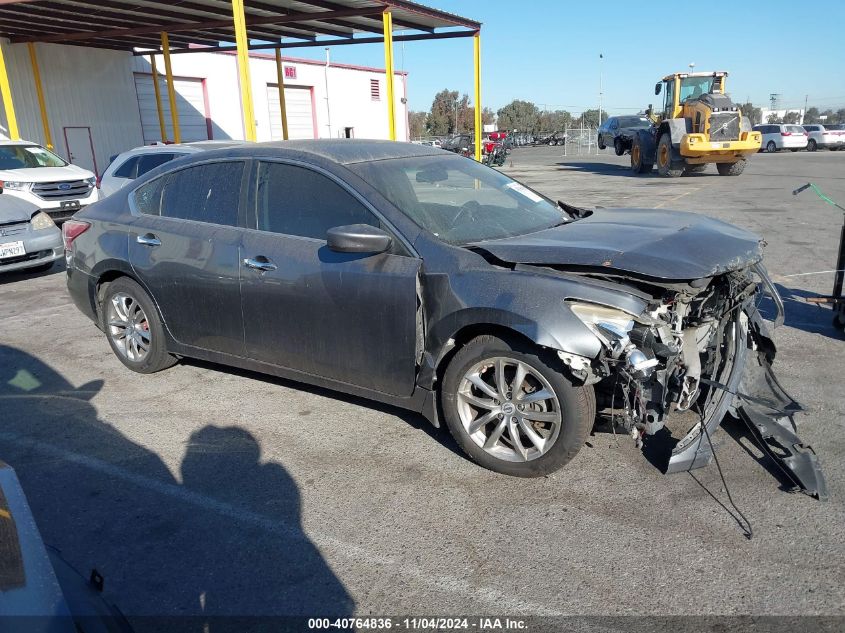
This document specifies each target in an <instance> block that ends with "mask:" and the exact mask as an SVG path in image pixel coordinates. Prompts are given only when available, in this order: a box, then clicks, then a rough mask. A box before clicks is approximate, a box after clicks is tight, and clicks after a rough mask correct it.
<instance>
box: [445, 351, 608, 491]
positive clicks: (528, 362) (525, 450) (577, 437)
mask: <svg viewBox="0 0 845 633" xmlns="http://www.w3.org/2000/svg"><path fill="white" fill-rule="evenodd" d="M553 362H554V357H552V356H551V355H550V354H544V353H542V352H539V351H538V350H537V349H529V348H524V347H522V346H517V345H510V344H509V343H507V342H505V341H503V340H502V339H499V338H496V337H494V336H488V335H485V336H479V337H476V338H474V339H472V340H471V341H470V342H469V343H467V344H466V345H465V346H464V347H462V348H461V349H460V350H459V351H458V352H457V353H456V354H455V356H454V358H452V360H451V362H450V363H449V366H448V367H447V369H446V373H445V375H444V377H443V384H442V387H441V403H442V405H443V413H444V416H445V418H446V425H447V426H448V428H449V432H450V433H451V434H452V437H454V438H455V441H456V442H457V443H458V445H459V446H460V447H461V448H462V449H463V450H464V452H466V453H467V455H469V456H470V457H471V458H472V459H473V460H474V461H475V462H476V463H478V464H479V465H481V466H483V467H485V468H488V469H490V470H493V471H495V472H498V473H502V474H505V475H513V476H517V477H540V476H543V475H548V474H550V473H553V472H554V471H556V470H558V469H559V468H561V467H563V466H564V465H565V464H566V463H567V462H569V461H570V460H571V459H572V458H573V457H574V456H575V454H576V453H577V452H578V451H579V450H580V449H581V447H582V446H583V445H584V442H585V441H586V440H587V436H588V435H589V433H590V430H591V429H592V426H593V422H594V418H595V410H594V409H593V408H592V405H591V402H592V397H594V396H593V394H592V393H591V392H592V387H591V386H576V385H573V384H572V383H571V382H569V380H567V378H566V377H565V376H564V375H563V374H562V373H561V371H560V370H558V369H556V368H554V367H552V366H551V364H550V363H553Z"/></svg>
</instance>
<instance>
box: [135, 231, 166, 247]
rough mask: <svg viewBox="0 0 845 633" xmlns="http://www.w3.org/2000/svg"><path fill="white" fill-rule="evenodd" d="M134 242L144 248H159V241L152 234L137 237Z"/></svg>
mask: <svg viewBox="0 0 845 633" xmlns="http://www.w3.org/2000/svg"><path fill="white" fill-rule="evenodd" d="M135 241H136V242H138V244H143V245H144V246H161V240H160V239H158V238H157V237H156V236H155V235H153V234H152V233H147V234H146V235H139V236H138V237H136V238H135Z"/></svg>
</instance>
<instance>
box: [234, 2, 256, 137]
mask: <svg viewBox="0 0 845 633" xmlns="http://www.w3.org/2000/svg"><path fill="white" fill-rule="evenodd" d="M232 14H233V16H234V18H235V44H237V47H238V80H239V83H240V88H241V109H242V110H243V114H244V136H245V137H246V140H248V141H254V140H256V138H257V136H256V133H255V110H254V109H253V106H252V84H251V83H250V79H249V39H248V37H247V34H246V19H245V18H244V0H232Z"/></svg>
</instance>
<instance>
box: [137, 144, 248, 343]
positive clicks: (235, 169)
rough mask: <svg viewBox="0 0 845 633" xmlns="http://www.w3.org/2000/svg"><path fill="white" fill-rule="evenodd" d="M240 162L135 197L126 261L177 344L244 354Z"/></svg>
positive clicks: (173, 178) (210, 166)
mask: <svg viewBox="0 0 845 633" xmlns="http://www.w3.org/2000/svg"><path fill="white" fill-rule="evenodd" d="M245 173H246V162H245V161H243V160H217V161H212V162H207V163H200V164H197V165H191V166H189V167H185V168H183V169H180V170H178V171H174V172H170V173H168V174H165V175H163V176H161V177H159V178H156V179H155V180H151V181H150V182H148V183H146V184H145V185H143V186H142V187H140V188H138V190H137V191H135V192H134V194H133V196H132V199H133V202H132V204H133V213H135V214H136V215H137V216H138V219H137V220H136V221H135V222H134V223H133V224H132V225H131V227H130V233H129V260H130V263H131V264H132V268H133V269H134V270H135V272H136V274H137V275H138V277H139V278H140V279H141V281H142V282H143V283H144V284H145V285H146V286H147V288H148V289H149V290H150V292H151V293H152V295H153V298H154V299H155V301H156V303H157V304H158V306H159V309H160V310H161V313H162V316H163V317H164V322H165V324H166V326H167V328H168V330H169V331H170V333H171V335H172V336H173V338H174V339H176V341H178V342H179V343H182V344H184V345H189V346H192V347H198V348H202V349H207V350H212V351H218V352H223V353H226V354H234V355H238V356H240V355H242V354H243V319H242V317H241V305H240V280H239V274H240V269H239V262H238V255H239V250H240V245H241V233H242V229H241V228H239V224H240V207H241V191H242V184H243V182H244V180H245V178H244V175H245Z"/></svg>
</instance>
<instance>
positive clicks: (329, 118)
mask: <svg viewBox="0 0 845 633" xmlns="http://www.w3.org/2000/svg"><path fill="white" fill-rule="evenodd" d="M330 63H331V62H330V58H329V47H328V46H326V66H325V68H324V69H323V75H324V78H325V82H326V124H327V125H328V128H329V138H331V137H332V107H331V103H330V102H329V64H330Z"/></svg>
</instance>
